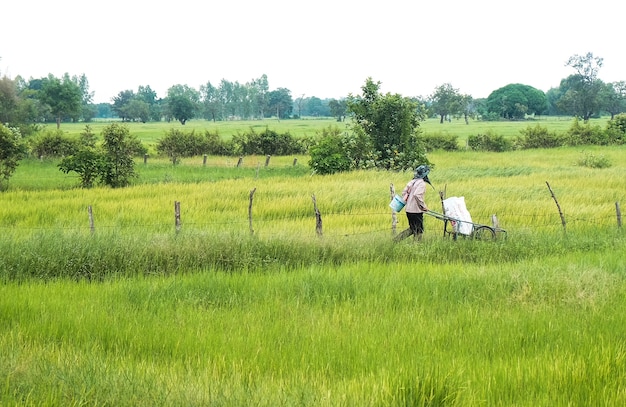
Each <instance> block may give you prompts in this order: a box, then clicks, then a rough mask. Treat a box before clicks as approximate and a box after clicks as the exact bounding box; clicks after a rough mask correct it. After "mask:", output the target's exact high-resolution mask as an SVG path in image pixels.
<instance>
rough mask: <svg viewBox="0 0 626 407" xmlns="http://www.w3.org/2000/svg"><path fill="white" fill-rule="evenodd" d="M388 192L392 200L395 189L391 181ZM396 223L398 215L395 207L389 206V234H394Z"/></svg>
mask: <svg viewBox="0 0 626 407" xmlns="http://www.w3.org/2000/svg"><path fill="white" fill-rule="evenodd" d="M389 194H390V195H391V199H392V200H393V198H395V196H396V189H395V187H394V186H393V182H392V183H391V185H390V186H389ZM397 225H398V215H396V211H395V209H393V208H391V234H392V235H393V236H395V235H396V226H397Z"/></svg>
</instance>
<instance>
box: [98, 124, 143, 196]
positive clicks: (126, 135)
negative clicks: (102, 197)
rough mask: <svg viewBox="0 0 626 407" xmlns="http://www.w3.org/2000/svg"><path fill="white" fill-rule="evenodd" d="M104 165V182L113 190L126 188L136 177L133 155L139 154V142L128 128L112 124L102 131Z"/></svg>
mask: <svg viewBox="0 0 626 407" xmlns="http://www.w3.org/2000/svg"><path fill="white" fill-rule="evenodd" d="M102 137H103V140H104V141H103V143H102V148H103V150H104V165H103V174H102V180H103V182H104V183H105V184H106V185H109V186H111V187H113V188H117V187H125V186H127V185H128V184H129V183H130V180H131V179H132V178H134V177H136V173H135V161H134V160H133V155H134V154H135V153H136V152H137V140H136V139H135V138H134V137H133V136H132V135H131V134H130V131H129V129H128V127H126V126H125V125H122V124H119V123H111V124H110V125H108V126H106V127H105V128H104V129H103V130H102Z"/></svg>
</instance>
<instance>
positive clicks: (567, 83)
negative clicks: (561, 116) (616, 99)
mask: <svg viewBox="0 0 626 407" xmlns="http://www.w3.org/2000/svg"><path fill="white" fill-rule="evenodd" d="M602 64H603V59H602V58H599V57H594V56H593V53H591V52H588V53H587V54H585V55H578V54H576V55H573V56H571V57H570V58H569V59H568V60H567V63H566V66H569V67H571V68H573V69H574V70H575V72H576V73H575V74H573V75H570V76H568V77H567V78H565V79H563V80H562V81H561V85H560V89H561V93H562V97H561V98H560V99H559V102H558V106H559V109H561V110H563V111H565V112H567V113H568V114H571V115H573V116H577V117H580V118H582V119H583V121H585V122H587V121H588V120H589V119H590V118H591V116H593V115H594V114H597V113H599V111H600V109H601V107H602V98H601V93H602V90H603V88H604V83H603V82H602V81H601V80H600V79H599V78H598V71H599V70H600V68H602Z"/></svg>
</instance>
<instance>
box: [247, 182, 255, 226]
mask: <svg viewBox="0 0 626 407" xmlns="http://www.w3.org/2000/svg"><path fill="white" fill-rule="evenodd" d="M255 192H256V187H255V188H254V189H252V191H250V202H249V203H248V223H249V225H250V235H254V229H252V199H253V198H254V193H255Z"/></svg>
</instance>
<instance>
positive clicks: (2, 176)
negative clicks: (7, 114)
mask: <svg viewBox="0 0 626 407" xmlns="http://www.w3.org/2000/svg"><path fill="white" fill-rule="evenodd" d="M25 155H26V145H25V144H24V142H23V141H22V136H21V134H20V132H19V130H17V129H15V128H11V127H6V126H4V125H3V124H2V123H0V191H4V190H6V189H7V187H8V182H9V178H11V176H12V175H13V173H14V172H15V170H16V168H17V166H18V165H19V162H20V160H21V159H22V158H24V156H25Z"/></svg>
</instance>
